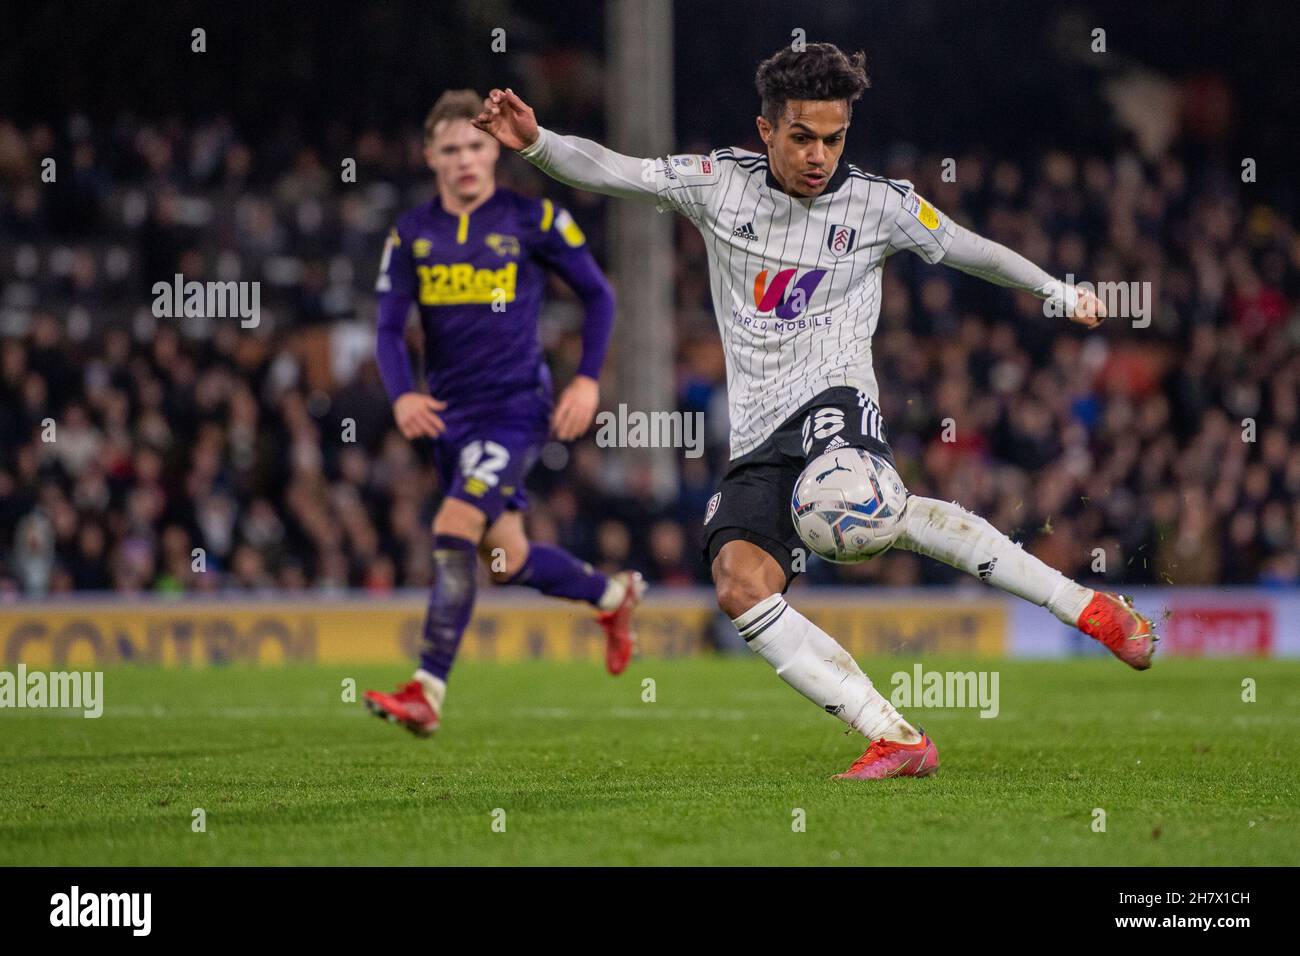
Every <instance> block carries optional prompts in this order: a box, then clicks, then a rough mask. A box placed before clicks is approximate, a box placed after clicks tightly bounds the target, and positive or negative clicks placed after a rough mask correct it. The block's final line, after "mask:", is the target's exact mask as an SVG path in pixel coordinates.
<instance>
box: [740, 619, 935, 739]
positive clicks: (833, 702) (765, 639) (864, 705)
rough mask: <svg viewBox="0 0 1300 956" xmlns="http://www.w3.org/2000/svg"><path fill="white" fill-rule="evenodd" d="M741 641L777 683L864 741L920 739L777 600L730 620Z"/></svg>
mask: <svg viewBox="0 0 1300 956" xmlns="http://www.w3.org/2000/svg"><path fill="white" fill-rule="evenodd" d="M735 624H736V629H737V630H738V631H740V636H741V637H743V638H744V639H745V643H747V644H748V645H749V646H750V647H751V648H752V649H753V650H754V651H755V653H757V654H758V656H759V657H761V658H763V660H765V661H767V662H768V663H769V664H771V665H772V666H773V667H774V668H776V673H777V674H778V676H780V678H781V679H782V680H783V681H785V682H786V683H787V684H789V685H790V686H791V687H793V688H794V689H795V690H797V691H798V692H799V693H801V694H803V695H804V696H805V697H807V698H808V699H809V700H811V701H812V702H813V703H814V704H816V705H817V706H818V707H821V708H822V709H823V710H825V711H826V712H827V713H828V714H831V715H832V716H834V717H838V718H839V719H840V720H842V721H844V722H845V723H846V724H848V725H849V726H850V727H852V728H853V729H855V730H857V731H858V732H859V733H861V734H862V735H863V736H864V737H866V738H867V739H868V740H878V739H880V738H881V737H884V738H886V739H888V740H895V741H898V742H899V743H909V744H910V743H915V742H916V741H918V740H920V739H921V735H920V734H918V733H917V732H916V729H915V728H913V727H912V725H911V724H909V723H908V722H907V721H905V720H904V719H903V718H902V716H901V715H900V714H899V713H898V711H897V710H895V709H894V705H893V704H891V703H890V702H889V701H888V700H886V699H885V698H884V697H882V696H881V695H880V692H879V691H877V690H876V689H875V687H873V686H872V685H871V681H870V679H869V678H868V677H867V675H866V674H864V673H862V668H860V667H858V663H857V661H855V660H854V659H853V655H852V654H850V653H849V652H848V651H846V650H845V649H844V648H842V647H840V645H839V644H838V643H837V642H836V641H835V639H834V638H833V637H831V636H830V635H829V634H827V633H826V632H825V631H823V630H822V629H821V628H819V627H818V626H817V625H815V624H813V623H812V621H810V620H808V619H807V618H806V617H804V616H803V615H802V614H800V613H799V612H798V611H796V610H795V609H794V608H792V607H790V605H788V604H786V603H785V599H784V598H783V597H781V595H779V594H773V595H771V596H770V597H767V598H764V599H763V600H762V601H759V602H758V603H757V604H755V605H754V606H753V607H752V608H750V609H749V610H748V611H746V612H745V613H744V614H742V615H740V617H738V618H736V619H735Z"/></svg>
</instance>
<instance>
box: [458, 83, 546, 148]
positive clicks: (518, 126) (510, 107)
mask: <svg viewBox="0 0 1300 956" xmlns="http://www.w3.org/2000/svg"><path fill="white" fill-rule="evenodd" d="M470 122H471V123H473V124H474V125H475V126H476V127H478V128H479V129H481V130H482V131H483V132H485V133H487V134H489V135H491V136H494V137H496V139H497V141H498V142H499V143H500V144H501V145H502V146H504V147H506V148H507V149H523V148H524V147H525V146H531V145H532V144H533V143H534V142H536V141H537V136H538V133H537V117H536V116H534V115H533V108H532V107H531V106H529V105H528V104H527V103H525V102H524V101H523V100H521V99H520V98H519V97H518V96H516V95H515V92H514V90H509V89H507V90H493V91H492V92H490V93H489V94H488V97H487V99H485V100H484V101H483V112H482V113H479V114H478V116H476V117H474V119H472V120H470Z"/></svg>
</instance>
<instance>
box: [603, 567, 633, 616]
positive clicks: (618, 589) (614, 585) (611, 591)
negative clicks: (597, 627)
mask: <svg viewBox="0 0 1300 956" xmlns="http://www.w3.org/2000/svg"><path fill="white" fill-rule="evenodd" d="M625 594H627V578H626V577H625V576H623V575H621V574H611V575H610V576H609V577H607V578H606V579H605V591H604V593H603V594H601V596H600V600H599V601H597V602H596V608H597V610H601V611H612V610H614V609H615V608H616V607H618V606H619V605H620V604H622V603H623V596H624V595H625Z"/></svg>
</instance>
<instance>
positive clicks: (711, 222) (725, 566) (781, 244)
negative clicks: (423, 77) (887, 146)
mask: <svg viewBox="0 0 1300 956" xmlns="http://www.w3.org/2000/svg"><path fill="white" fill-rule="evenodd" d="M864 60H865V56H864V55H863V54H862V53H855V54H853V55H852V56H849V55H846V54H845V53H844V52H843V51H841V50H840V49H839V48H838V47H836V46H834V45H832V44H829V43H810V44H807V45H806V47H805V48H804V49H803V50H800V51H796V50H794V49H791V48H784V49H782V50H780V51H778V52H777V53H776V54H774V55H773V56H771V57H770V58H768V59H767V60H765V61H764V62H763V63H761V64H760V65H759V68H758V73H757V77H756V83H757V86H758V92H759V95H760V96H761V98H762V115H760V116H759V117H757V120H756V122H757V125H758V132H759V135H760V136H761V137H762V139H763V142H764V143H765V144H766V146H767V152H766V154H763V153H752V152H748V151H746V150H742V149H716V150H714V151H713V152H712V153H710V154H708V155H679V156H668V157H663V158H657V159H642V158H637V157H632V156H624V155H622V154H620V153H616V152H613V151H612V150H609V149H606V148H605V147H603V146H601V145H600V144H598V143H594V142H592V141H591V140H587V139H582V138H579V137H576V136H561V135H559V134H557V133H555V132H553V131H551V130H548V129H545V128H542V127H539V126H538V124H537V120H536V118H535V116H534V115H533V111H532V109H531V108H530V107H529V106H528V105H527V104H525V103H524V102H523V100H521V99H520V98H519V96H518V95H516V94H515V93H514V91H513V90H509V89H507V90H499V89H494V90H492V92H491V94H490V95H489V96H488V98H487V99H486V100H485V101H484V104H483V112H482V113H480V114H479V116H478V118H477V119H475V120H474V124H475V125H476V126H478V128H479V129H482V130H484V131H485V132H487V133H490V134H491V135H493V136H495V137H496V138H497V139H498V140H499V141H500V142H501V143H502V145H504V146H506V147H508V148H510V149H514V150H517V151H519V153H520V155H521V156H523V157H524V158H525V159H527V160H528V161H529V162H531V163H532V164H534V165H535V166H537V167H538V168H539V169H541V170H543V171H544V172H546V173H547V174H548V175H550V176H552V177H553V178H555V179H557V180H559V181H560V182H563V183H567V184H569V185H570V186H574V187H576V188H579V189H587V190H590V191H592V192H598V193H604V194H606V195H610V196H619V197H624V198H628V199H639V200H643V201H648V202H654V203H656V205H657V207H658V209H659V210H660V211H666V210H670V209H671V210H673V211H675V212H678V213H680V214H681V215H683V216H686V217H687V218H688V219H689V220H690V221H691V222H692V223H693V224H694V225H695V226H696V228H698V229H699V230H700V232H701V234H702V235H703V236H704V240H705V246H706V248H707V250H708V258H709V271H710V287H711V290H712V295H713V307H714V311H715V313H716V316H717V320H718V326H719V330H720V332H721V334H722V341H723V345H724V347H725V350H726V357H727V396H728V406H729V411H730V419H731V462H730V466H729V470H728V472H727V474H726V476H725V477H724V479H723V481H722V484H721V486H720V487H719V491H718V494H716V495H714V497H713V499H712V500H711V501H710V502H709V506H708V508H707V510H706V514H705V526H706V529H707V543H706V552H707V557H708V559H709V561H710V563H711V569H712V573H713V580H714V586H715V588H716V591H717V598H718V605H719V607H721V608H722V610H723V611H725V612H726V613H727V614H728V615H730V616H731V618H732V620H733V621H734V622H735V624H736V627H737V629H738V630H739V631H740V634H741V636H742V637H744V638H745V640H746V642H747V643H748V644H749V646H750V647H751V648H753V650H754V651H755V652H757V653H758V654H759V655H760V656H761V657H763V658H764V659H765V660H766V661H768V663H770V664H771V665H772V666H773V667H774V668H775V669H776V672H777V674H779V675H780V676H781V678H782V679H783V680H785V681H786V682H787V683H789V684H790V685H791V686H792V687H794V688H795V689H796V690H798V691H799V692H800V693H801V694H803V695H804V696H805V697H807V698H808V699H809V700H811V701H812V702H813V703H815V704H817V705H818V706H819V707H822V708H823V709H825V710H826V711H827V713H830V714H832V715H833V716H835V717H838V718H839V719H840V720H842V721H844V722H845V723H847V724H849V725H850V726H851V727H853V728H854V729H856V730H858V731H859V732H860V733H862V735H863V736H864V737H866V738H867V741H868V746H867V749H866V751H865V752H864V753H863V754H862V756H861V757H859V758H858V759H857V760H856V761H854V763H853V765H852V766H851V767H850V768H849V769H848V770H847V771H845V772H844V773H842V774H837V775H836V776H837V777H839V778H842V779H877V778H882V777H896V776H918V777H919V776H928V775H930V774H932V773H934V772H936V771H937V770H938V766H939V755H938V751H937V749H936V748H935V745H934V743H933V741H931V740H930V738H929V736H928V735H926V734H925V733H924V732H922V731H919V730H917V729H916V728H914V727H913V726H912V725H911V724H909V723H908V722H907V721H906V720H904V719H903V717H902V715H901V714H899V713H898V711H897V710H895V708H894V707H893V705H892V704H891V703H890V702H889V701H888V700H887V699H886V698H885V697H884V696H882V695H881V694H880V693H879V691H877V690H876V689H875V687H874V686H873V685H872V683H871V681H870V679H869V678H868V677H867V676H866V675H865V674H864V673H863V672H862V670H861V669H860V668H859V667H858V665H857V663H856V662H855V661H854V660H853V657H852V655H851V654H849V653H848V652H847V651H846V650H844V648H843V647H841V646H840V645H839V643H838V642H836V640H835V639H834V638H833V637H831V636H830V635H829V634H827V633H825V632H824V631H822V630H821V629H820V628H818V627H817V626H816V625H815V624H813V623H812V622H811V621H809V620H808V619H807V618H806V617H804V616H803V615H802V614H800V613H799V612H798V611H797V610H795V609H794V608H793V607H791V606H789V605H788V604H786V602H785V598H784V594H785V591H786V588H787V587H788V586H789V583H790V581H791V580H792V579H793V578H794V575H795V573H796V572H795V570H794V569H793V567H792V565H793V563H794V554H795V549H796V548H799V547H800V544H801V542H800V539H799V537H798V535H797V533H796V532H795V530H794V525H793V521H792V519H791V516H790V498H791V493H792V491H793V489H794V486H795V484H796V482H797V481H798V479H799V476H800V474H801V473H802V472H803V470H804V468H805V466H806V464H807V463H808V462H811V461H813V460H814V459H816V458H817V457H818V456H819V455H821V454H823V453H824V452H826V451H828V450H833V449H837V448H849V447H854V448H863V449H866V450H867V451H870V452H872V453H873V454H875V455H877V456H878V457H880V458H883V459H884V460H885V461H887V462H888V463H889V466H891V467H892V466H893V464H894V462H893V456H892V453H891V452H890V450H889V446H888V444H887V443H886V440H885V429H884V424H883V421H882V419H881V415H880V410H879V407H878V399H879V390H878V386H877V384H876V377H875V373H874V372H873V370H872V365H871V336H872V334H873V333H874V332H875V330H876V324H877V322H878V321H879V318H880V290H881V283H880V279H881V271H882V269H883V267H884V262H885V259H886V258H888V256H890V255H891V254H893V253H894V252H897V251H899V250H904V249H905V250H907V251H910V252H913V253H915V254H917V255H919V256H921V257H922V258H924V259H925V260H926V261H927V262H931V263H936V262H937V263H942V264H944V265H947V266H951V267H953V268H956V269H960V270H961V271H963V272H967V273H970V274H972V275H976V276H979V277H980V278H982V279H986V280H987V281H989V282H993V283H996V284H998V285H1001V286H1007V287H1011V288H1016V289H1023V290H1026V291H1029V292H1032V293H1033V294H1034V295H1036V296H1038V297H1039V298H1041V299H1045V300H1046V299H1053V300H1056V301H1055V302H1054V303H1053V304H1054V305H1056V306H1058V307H1059V311H1057V312H1055V313H1054V314H1059V315H1067V316H1069V317H1070V318H1071V319H1072V320H1073V321H1075V322H1079V323H1081V324H1083V325H1085V326H1087V327H1089V328H1095V327H1096V326H1097V325H1099V324H1100V323H1101V321H1102V319H1103V318H1104V317H1105V310H1104V307H1103V306H1102V304H1101V302H1100V301H1099V300H1098V299H1097V298H1096V296H1094V295H1093V294H1092V293H1090V292H1088V291H1086V290H1080V289H1076V288H1074V287H1071V286H1067V285H1065V284H1064V283H1062V282H1059V281H1057V280H1056V279H1053V278H1052V277H1051V276H1050V275H1048V274H1047V273H1046V272H1044V271H1043V270H1042V269H1040V268H1038V267H1037V266H1035V265H1034V264H1033V263H1031V262H1029V261H1028V260H1027V259H1025V258H1024V257H1022V256H1020V255H1018V254H1016V253H1015V252H1012V251H1011V250H1010V249H1007V248H1006V247H1005V246H1001V245H999V244H997V243H995V242H991V241H989V240H987V239H984V238H982V237H980V236H978V235H976V234H975V233H972V232H970V231H969V230H967V229H964V228H963V227H961V226H960V225H958V224H957V223H955V222H953V221H952V220H951V219H949V218H948V217H946V216H945V215H943V214H942V213H941V212H940V211H939V210H937V209H935V208H934V207H933V206H932V205H930V204H929V203H928V202H926V201H925V200H924V199H923V198H921V197H920V196H919V195H917V193H916V191H915V190H914V189H913V188H912V184H911V183H909V182H906V181H900V180H889V179H885V178H883V177H879V176H872V175H868V174H867V173H864V172H862V171H861V170H859V169H857V168H856V167H855V166H853V165H852V164H850V163H846V162H841V156H842V154H843V152H844V144H845V137H846V135H847V133H848V129H849V122H850V119H851V117H852V105H853V102H854V101H855V100H857V99H858V98H859V97H860V96H861V95H862V93H863V91H864V90H865V89H866V88H867V87H868V86H869V82H868V80H867V77H866V72H865V70H864ZM891 477H893V476H891ZM893 546H894V547H899V548H904V549H906V550H909V551H915V552H917V553H919V554H924V555H928V556H930V557H932V558H936V559H937V560H940V561H943V562H944V563H946V564H949V565H951V566H953V567H955V568H960V569H961V570H963V571H965V572H967V573H968V574H972V575H977V576H978V577H979V578H980V580H982V581H985V582H986V583H988V584H991V585H993V586H994V587H997V588H1000V589H1002V590H1004V591H1007V592H1009V593H1011V594H1015V595H1017V596H1018V597H1022V598H1024V599H1026V600H1028V601H1032V602H1033V603H1035V604H1038V605H1041V606H1044V607H1046V608H1048V610H1050V611H1051V612H1052V613H1053V614H1054V615H1056V617H1057V618H1059V619H1060V620H1062V621H1064V622H1066V623H1067V624H1071V625H1073V626H1075V627H1078V628H1079V630H1081V631H1083V632H1084V633H1085V634H1087V635H1089V636H1090V637H1092V638H1094V639H1095V640H1098V641H1100V642H1101V643H1102V644H1104V645H1105V646H1106V647H1108V648H1109V649H1110V650H1111V651H1112V652H1113V653H1114V654H1115V655H1116V656H1117V657H1119V658H1120V659H1121V660H1123V661H1125V662H1126V663H1128V664H1129V665H1131V666H1132V667H1134V668H1136V669H1138V670H1144V669H1146V668H1147V667H1149V666H1150V663H1151V656H1152V653H1153V652H1154V650H1155V642H1156V641H1157V640H1158V638H1157V637H1156V635H1155V633H1154V631H1153V629H1152V627H1151V623H1150V622H1149V621H1148V620H1147V619H1146V618H1145V617H1143V616H1142V615H1140V614H1138V613H1137V612H1136V611H1135V610H1133V608H1132V606H1131V603H1130V602H1129V601H1128V600H1127V599H1125V598H1122V597H1120V596H1118V595H1112V594H1106V593H1104V592H1101V591H1093V590H1092V589H1090V588H1085V587H1083V586H1081V585H1079V584H1076V583H1074V582H1073V581H1070V580H1069V579H1068V578H1066V577H1065V576H1064V575H1062V574H1061V573H1060V572H1058V571H1056V570H1054V569H1052V568H1050V567H1048V566H1047V565H1046V564H1044V563H1043V562H1042V561H1040V560H1038V559H1037V558H1035V557H1034V556H1033V555H1031V554H1029V553H1027V552H1026V551H1024V550H1023V549H1022V548H1021V547H1020V546H1019V545H1017V544H1015V543H1014V542H1012V541H1011V540H1010V539H1009V538H1007V537H1006V536H1005V535H1004V534H1002V533H1001V532H999V531H998V530H997V529H996V528H994V527H993V526H992V525H991V524H989V523H988V522H987V521H985V520H984V519H983V518H980V517H977V516H976V515H974V514H972V513H970V512H968V511H965V510H964V509H962V508H961V507H960V506H959V505H957V504H956V503H952V502H946V501H938V500H936V499H932V498H923V497H920V496H917V495H910V496H908V498H907V505H906V507H904V508H903V511H902V514H901V515H900V516H899V517H898V524H897V537H896V538H895V540H894V544H893Z"/></svg>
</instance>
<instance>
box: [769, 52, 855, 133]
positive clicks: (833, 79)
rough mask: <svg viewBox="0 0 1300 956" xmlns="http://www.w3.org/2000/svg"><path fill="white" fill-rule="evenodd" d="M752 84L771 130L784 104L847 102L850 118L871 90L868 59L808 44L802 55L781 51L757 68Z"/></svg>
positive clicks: (779, 116)
mask: <svg viewBox="0 0 1300 956" xmlns="http://www.w3.org/2000/svg"><path fill="white" fill-rule="evenodd" d="M754 83H755V85H756V86H757V87H758V95H759V96H761V97H762V98H763V116H765V117H766V118H767V121H768V122H769V123H771V124H772V125H773V126H776V125H777V121H778V120H779V119H780V118H781V113H782V112H783V111H784V110H785V104H786V101H787V100H846V101H847V102H848V104H849V116H850V117H852V116H853V101H854V100H856V99H857V98H858V97H860V96H861V95H862V93H863V91H864V90H866V89H867V88H868V87H870V86H871V80H870V79H868V78H867V55H866V54H865V53H863V52H862V51H861V50H859V51H858V52H857V53H853V54H847V53H845V52H844V51H843V50H841V49H840V48H839V47H837V46H836V45H835V44H834V43H809V44H807V45H806V46H805V47H804V49H803V50H802V51H799V50H795V49H794V48H793V47H788V46H787V47H782V48H781V49H780V50H777V51H776V53H773V54H772V55H771V56H769V57H768V58H767V59H766V60H764V61H763V62H762V63H760V64H759V65H758V73H757V74H756V75H755V77H754Z"/></svg>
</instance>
